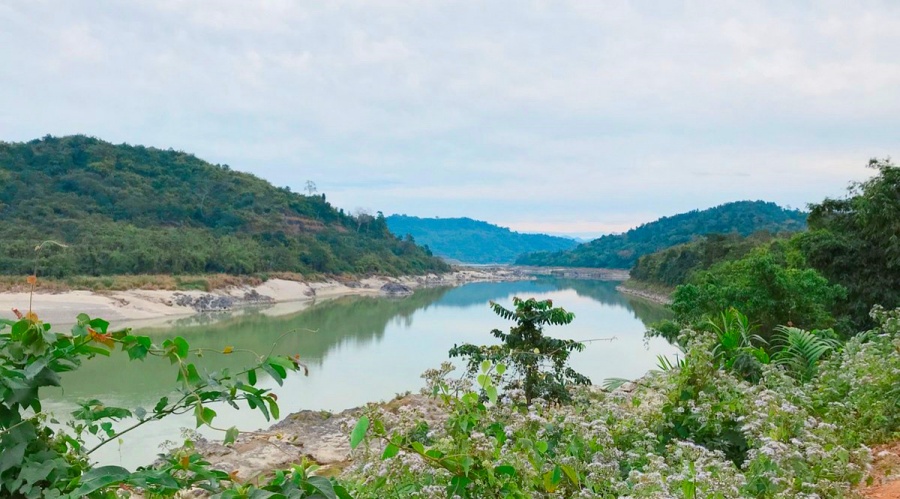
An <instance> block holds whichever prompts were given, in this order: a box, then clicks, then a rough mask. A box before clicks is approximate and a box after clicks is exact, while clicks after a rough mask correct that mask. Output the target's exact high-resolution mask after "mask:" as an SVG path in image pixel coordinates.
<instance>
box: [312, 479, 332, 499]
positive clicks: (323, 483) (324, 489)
mask: <svg viewBox="0 0 900 499" xmlns="http://www.w3.org/2000/svg"><path fill="white" fill-rule="evenodd" d="M306 482H307V483H308V484H309V485H310V486H311V487H313V488H314V489H315V490H316V491H318V492H319V493H320V494H322V495H323V496H325V497H326V498H327V499H338V496H337V494H336V493H335V491H334V485H333V484H332V483H331V480H329V479H327V478H325V477H323V476H311V477H309V479H308V480H307V481H306Z"/></svg>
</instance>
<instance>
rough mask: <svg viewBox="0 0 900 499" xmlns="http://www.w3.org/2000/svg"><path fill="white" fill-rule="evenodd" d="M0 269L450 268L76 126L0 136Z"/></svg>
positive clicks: (293, 198) (293, 197)
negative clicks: (74, 131)
mask: <svg viewBox="0 0 900 499" xmlns="http://www.w3.org/2000/svg"><path fill="white" fill-rule="evenodd" d="M0 214H2V217H0V220H2V221H0V240H2V241H3V244H2V245H0V274H6V275H20V276H24V275H30V274H33V273H34V272H35V260H34V248H35V247H36V246H38V245H39V244H41V243H42V242H43V241H47V240H53V241H56V242H58V243H61V244H63V245H65V246H66V248H62V247H61V246H60V245H57V244H48V245H45V247H44V248H43V249H42V251H41V252H40V259H39V261H38V267H39V269H38V270H39V271H40V273H41V275H42V276H48V277H58V278H63V277H71V276H82V275H88V276H107V275H120V274H128V275H134V274H215V273H225V274H233V275H247V274H255V273H263V272H274V271H287V272H298V273H303V274H312V273H329V274H338V273H380V274H387V275H411V274H423V273H428V272H444V271H447V270H448V269H449V267H448V266H447V265H446V264H445V263H443V262H442V261H441V260H440V259H438V258H435V257H433V256H432V255H431V254H430V252H429V251H428V250H427V249H425V248H422V247H420V246H417V245H416V244H415V243H414V242H413V241H411V240H401V239H399V238H397V237H395V236H394V235H393V234H391V232H390V231H389V230H388V228H387V225H386V223H385V220H384V217H383V216H381V214H379V213H374V214H372V213H367V212H364V211H359V212H357V213H354V214H348V213H344V211H343V210H339V209H336V208H334V207H333V206H331V204H329V203H328V202H327V201H326V198H325V195H324V194H318V193H316V192H313V190H310V191H308V192H307V193H306V194H305V195H304V194H297V193H294V192H291V190H290V189H289V188H286V187H283V188H279V187H275V186H273V185H272V184H270V183H268V182H266V181H265V180H262V179H260V178H258V177H255V176H253V175H251V174H248V173H242V172H238V171H234V170H232V169H231V168H230V167H229V166H228V165H213V164H210V163H207V162H206V161H203V160H201V159H198V158H196V157H195V156H193V155H191V154H187V153H184V152H180V151H173V150H160V149H155V148H148V147H142V146H130V145H127V144H121V145H113V144H110V143H107V142H103V141H101V140H98V139H95V138H90V137H85V136H81V135H76V136H69V137H61V138H57V137H51V136H47V137H44V138H43V139H40V140H33V141H30V142H27V143H9V142H0Z"/></svg>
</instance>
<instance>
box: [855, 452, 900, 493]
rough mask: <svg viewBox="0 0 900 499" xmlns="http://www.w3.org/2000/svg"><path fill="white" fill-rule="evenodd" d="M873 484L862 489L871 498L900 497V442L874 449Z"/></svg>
mask: <svg viewBox="0 0 900 499" xmlns="http://www.w3.org/2000/svg"><path fill="white" fill-rule="evenodd" d="M872 458H873V461H872V474H871V477H872V485H870V486H868V487H865V488H863V489H861V490H860V493H861V494H862V495H863V497H867V498H869V499H900V442H894V443H892V444H888V445H879V446H876V447H875V448H873V449H872Z"/></svg>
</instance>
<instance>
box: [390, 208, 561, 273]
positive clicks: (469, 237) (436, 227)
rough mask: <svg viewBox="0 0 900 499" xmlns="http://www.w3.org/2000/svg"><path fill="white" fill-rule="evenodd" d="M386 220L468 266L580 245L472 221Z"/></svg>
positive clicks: (393, 227)
mask: <svg viewBox="0 0 900 499" xmlns="http://www.w3.org/2000/svg"><path fill="white" fill-rule="evenodd" d="M386 220H387V225H388V228H389V229H391V232H393V233H394V234H396V235H397V236H399V237H405V236H406V235H407V234H409V235H411V236H412V237H413V238H414V239H415V241H416V242H417V243H419V244H424V245H426V246H428V247H429V248H430V249H431V251H433V252H434V253H435V254H436V255H440V256H443V257H446V258H452V259H454V260H459V261H461V262H466V263H513V262H514V261H515V260H516V257H518V256H519V255H521V254H523V253H530V252H534V251H559V250H567V249H571V248H574V247H575V246H577V244H578V243H577V242H575V241H573V240H571V239H567V238H564V237H555V236H548V235H544V234H521V233H519V232H513V231H511V230H509V229H507V228H506V227H499V226H497V225H493V224H489V223H487V222H482V221H479V220H472V219H471V218H419V217H410V216H406V215H391V216H389V217H387V219H386Z"/></svg>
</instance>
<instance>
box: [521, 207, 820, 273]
mask: <svg viewBox="0 0 900 499" xmlns="http://www.w3.org/2000/svg"><path fill="white" fill-rule="evenodd" d="M805 228H806V213H804V212H801V211H799V210H787V209H784V208H782V207H780V206H778V205H777V204H775V203H767V202H764V201H737V202H734V203H727V204H723V205H720V206H716V207H714V208H709V209H706V210H701V211H698V210H694V211H690V212H687V213H681V214H679V215H674V216H671V217H663V218H660V219H659V220H656V221H654V222H650V223H646V224H643V225H641V226H639V227H635V228H634V229H631V230H629V231H628V232H625V233H624V234H614V235H608V236H603V237H601V238H599V239H595V240H593V241H591V242H588V243H584V244H581V245H579V246H578V247H576V248H575V249H573V250H570V251H557V252H540V253H531V254H527V255H522V256H521V257H520V258H518V259H517V260H516V263H517V264H520V265H540V266H562V267H606V268H620V269H628V268H631V267H632V266H633V265H634V264H635V262H636V261H637V259H638V258H640V257H641V256H643V255H647V254H650V253H654V252H656V251H659V250H662V249H665V248H669V247H672V246H675V245H678V244H683V243H687V242H690V241H692V240H693V239H695V238H697V237H700V236H704V235H706V234H713V233H717V234H730V233H737V234H740V235H743V236H746V235H749V234H752V233H754V232H758V231H769V232H772V233H778V232H796V231H800V230H803V229H805Z"/></svg>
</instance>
